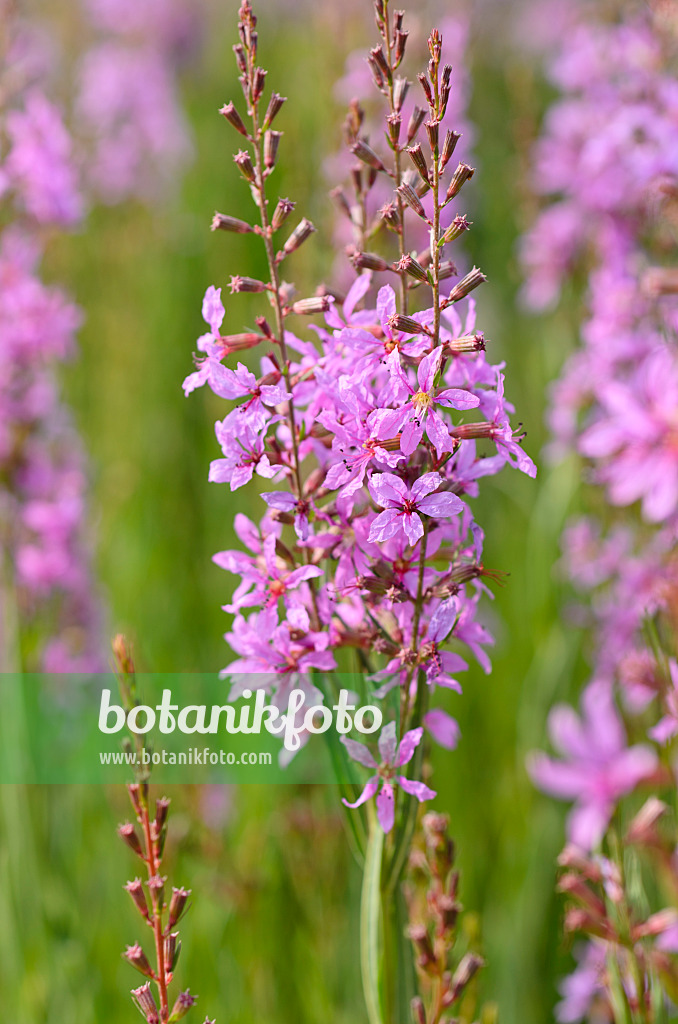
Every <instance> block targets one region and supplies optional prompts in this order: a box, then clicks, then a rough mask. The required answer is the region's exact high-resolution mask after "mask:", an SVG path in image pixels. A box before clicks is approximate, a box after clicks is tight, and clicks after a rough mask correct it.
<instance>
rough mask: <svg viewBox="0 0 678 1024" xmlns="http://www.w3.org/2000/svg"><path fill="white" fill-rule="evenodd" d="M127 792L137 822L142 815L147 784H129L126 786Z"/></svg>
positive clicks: (146, 794)
mask: <svg viewBox="0 0 678 1024" xmlns="http://www.w3.org/2000/svg"><path fill="white" fill-rule="evenodd" d="M127 792H128V793H129V798H130V800H131V802H132V807H133V808H134V813H135V814H136V816H137V820H140V819H141V814H142V806H141V805H142V802H143V803H145V802H146V800H147V797H148V784H147V783H143V784H141V783H139V782H130V783H129V785H128V786H127Z"/></svg>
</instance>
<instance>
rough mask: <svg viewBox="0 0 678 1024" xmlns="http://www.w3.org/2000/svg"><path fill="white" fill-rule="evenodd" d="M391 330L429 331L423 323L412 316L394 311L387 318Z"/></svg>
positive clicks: (413, 332) (403, 331)
mask: <svg viewBox="0 0 678 1024" xmlns="http://www.w3.org/2000/svg"><path fill="white" fill-rule="evenodd" d="M387 323H388V326H389V327H390V328H391V330H392V331H402V333H403V334H428V335H429V336H430V334H431V332H430V330H429V329H428V327H426V326H425V325H424V324H420V323H419V321H418V320H415V319H414V317H411V316H404V315H403V314H402V313H394V315H393V316H390V317H389V318H388V320H387Z"/></svg>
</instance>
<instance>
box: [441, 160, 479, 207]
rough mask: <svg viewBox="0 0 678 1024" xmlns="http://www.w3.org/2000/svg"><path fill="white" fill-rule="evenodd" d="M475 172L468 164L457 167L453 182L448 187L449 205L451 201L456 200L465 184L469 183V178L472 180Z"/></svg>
mask: <svg viewBox="0 0 678 1024" xmlns="http://www.w3.org/2000/svg"><path fill="white" fill-rule="evenodd" d="M475 172H476V169H475V167H469V165H468V164H459V165H458V166H457V169H456V171H455V172H454V174H453V175H452V181H451V182H450V184H449V185H448V186H447V194H446V196H445V202H446V203H449V201H450V199H454V197H455V196H456V195H457V194H458V193H459V192H460V191H461V187H462V185H463V184H464V182H465V181H468V179H469V178H472V177H473V175H474V174H475Z"/></svg>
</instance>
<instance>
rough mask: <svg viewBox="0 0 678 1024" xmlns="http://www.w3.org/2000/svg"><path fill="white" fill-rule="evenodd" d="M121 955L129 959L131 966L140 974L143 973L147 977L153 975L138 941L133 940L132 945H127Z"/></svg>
mask: <svg viewBox="0 0 678 1024" xmlns="http://www.w3.org/2000/svg"><path fill="white" fill-rule="evenodd" d="M122 955H123V956H124V957H125V959H126V960H128V961H129V963H131V965H132V967H136V969H137V970H138V971H140V972H141V974H143V975H145V976H146V977H147V978H152V977H153V971H152V970H151V965H150V964H149V962H148V958H147V957H146V954H145V953H144V951H143V949H142V948H141V946H140V945H139V943H138V942H135V943H134V945H133V946H128V947H127V949H126V950H125V952H124V953H123V954H122Z"/></svg>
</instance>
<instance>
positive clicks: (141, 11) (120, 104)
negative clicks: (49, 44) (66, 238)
mask: <svg viewBox="0 0 678 1024" xmlns="http://www.w3.org/2000/svg"><path fill="white" fill-rule="evenodd" d="M82 5H83V15H84V21H85V23H87V24H89V27H90V29H91V30H92V32H93V34H94V38H93V40H92V42H91V44H90V45H89V46H88V48H87V50H86V52H85V54H84V55H83V57H82V59H81V62H80V72H79V73H80V81H79V91H78V96H77V98H76V117H77V123H78V126H79V131H80V133H81V134H82V136H83V139H84V140H85V142H86V143H87V149H88V159H87V164H86V174H87V183H88V187H89V189H90V190H91V191H92V193H93V194H94V195H96V196H97V198H99V199H100V200H101V201H102V202H104V203H118V202H121V201H122V200H124V199H127V198H128V197H130V196H137V197H139V198H141V199H142V200H144V201H155V200H156V199H157V197H158V195H161V194H162V193H163V186H164V190H165V191H166V190H167V188H168V187H169V186H170V185H171V184H172V183H173V182H176V180H177V176H178V173H179V172H180V170H181V169H182V167H183V166H185V164H186V162H187V159H188V157H189V156H190V150H191V144H190V134H189V130H188V126H187V123H186V119H185V117H184V114H183V111H182V108H181V105H180V102H179V98H178V95H177V83H176V77H177V67H178V66H179V65H180V63H182V62H183V61H185V60H186V58H188V57H189V56H190V55H191V53H192V51H193V50H194V49H195V47H196V45H197V44H198V42H199V39H200V34H201V31H202V24H203V21H204V15H205V11H204V9H203V8H202V5H200V4H198V5H196V4H192V5H191V4H188V3H186V0H141V2H136V0H82Z"/></svg>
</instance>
